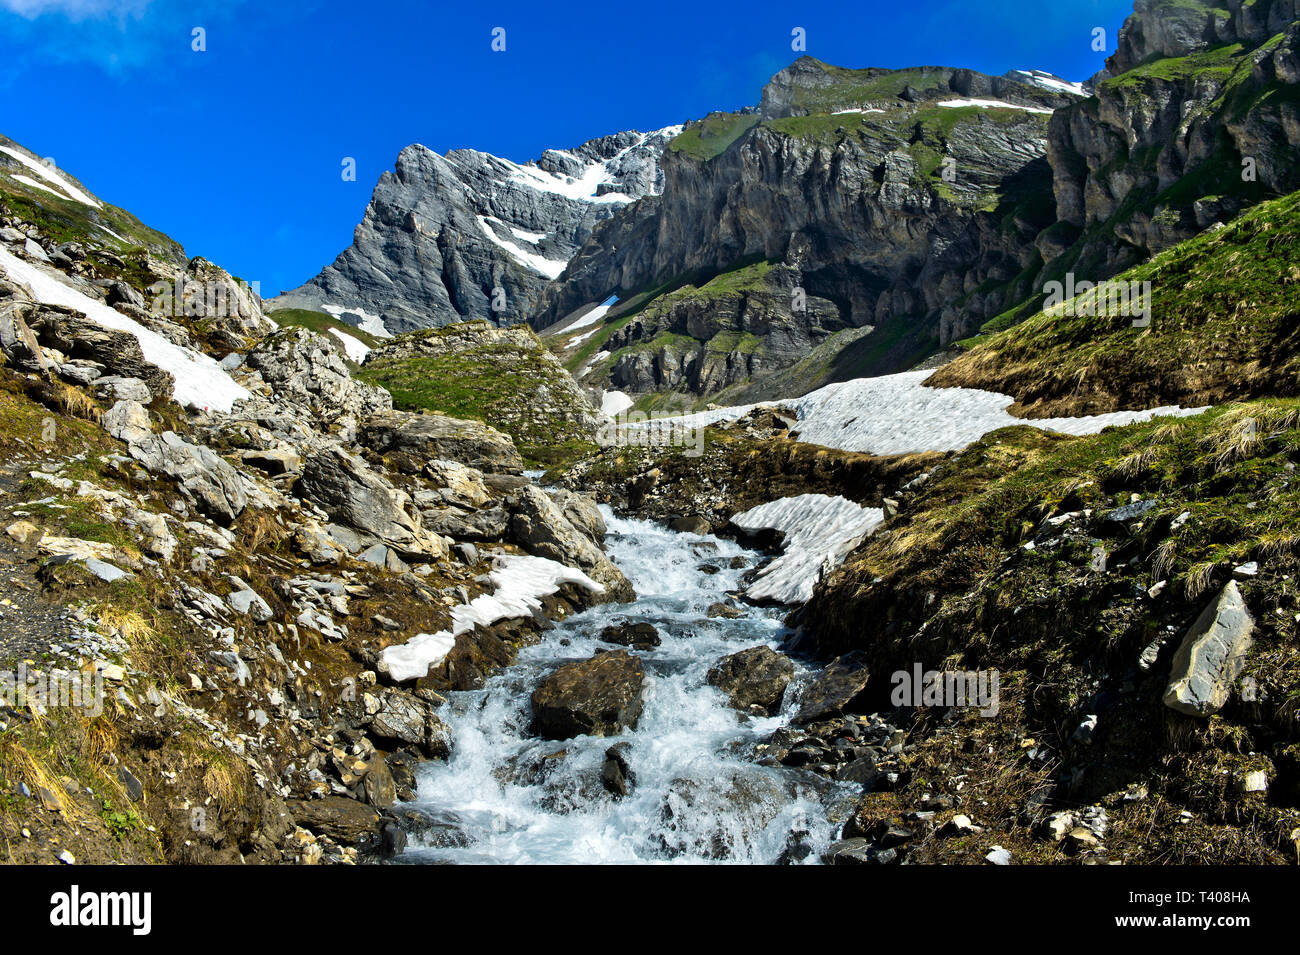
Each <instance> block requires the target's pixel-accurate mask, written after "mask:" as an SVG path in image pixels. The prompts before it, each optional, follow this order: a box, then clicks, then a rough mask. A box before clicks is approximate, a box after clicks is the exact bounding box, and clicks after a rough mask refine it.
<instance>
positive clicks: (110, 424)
mask: <svg viewBox="0 0 1300 955" xmlns="http://www.w3.org/2000/svg"><path fill="white" fill-rule="evenodd" d="M99 424H100V426H101V427H102V428H103V429H104V430H105V431H107V432H108V433H109V434H111V435H112V436H113V437H115V438H117V439H118V440H119V441H125V442H126V443H127V444H128V445H130V444H139V443H141V442H142V441H147V440H148V439H149V438H150V437H151V436H152V435H153V427H152V425H151V424H150V423H149V412H147V411H145V410H144V405H142V404H140V402H138V401H131V400H125V399H124V400H122V401H118V402H117V403H115V404H114V405H113V407H111V408H109V409H108V410H107V411H105V412H104V413H103V414H102V415H101V416H100V418H99Z"/></svg>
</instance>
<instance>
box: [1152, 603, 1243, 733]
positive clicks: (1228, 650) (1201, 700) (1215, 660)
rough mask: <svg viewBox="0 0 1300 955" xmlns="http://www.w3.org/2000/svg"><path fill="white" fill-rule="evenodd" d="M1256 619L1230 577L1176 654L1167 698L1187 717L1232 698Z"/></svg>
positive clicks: (1211, 710)
mask: <svg viewBox="0 0 1300 955" xmlns="http://www.w3.org/2000/svg"><path fill="white" fill-rule="evenodd" d="M1254 629H1255V620H1254V618H1253V617H1252V616H1251V615H1250V610H1249V609H1248V608H1247V607H1246V601H1245V599H1244V598H1243V597H1242V595H1241V591H1240V590H1239V589H1238V588H1237V582H1236V581H1235V580H1234V581H1230V582H1229V583H1228V585H1227V586H1226V587H1224V588H1223V590H1222V591H1221V592H1220V593H1219V596H1218V597H1216V598H1215V599H1214V602H1213V603H1211V604H1209V605H1208V606H1206V608H1205V609H1204V610H1202V611H1201V615H1200V616H1199V617H1197V618H1196V622H1195V623H1193V624H1192V626H1191V627H1190V628H1189V629H1188V631H1187V634H1186V636H1184V637H1183V642H1182V645H1181V646H1180V647H1179V648H1178V652H1177V653H1176V654H1174V662H1173V666H1172V668H1171V670H1170V673H1169V685H1168V687H1167V688H1166V689H1165V695H1164V702H1165V705H1166V706H1168V707H1169V708H1170V709H1174V710H1177V711H1178V712H1179V713H1186V714H1187V715H1188V716H1210V715H1212V714H1214V713H1217V712H1218V711H1219V710H1220V709H1222V708H1223V705H1224V704H1225V703H1227V702H1228V698H1229V696H1231V694H1232V686H1233V684H1234V682H1236V679H1237V677H1239V676H1240V675H1241V671H1242V669H1243V668H1244V667H1245V659H1246V652H1247V651H1248V650H1249V649H1250V647H1251V644H1252V642H1253V639H1252V636H1251V634H1252V633H1253V631H1254Z"/></svg>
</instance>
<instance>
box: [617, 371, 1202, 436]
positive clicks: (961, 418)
mask: <svg viewBox="0 0 1300 955" xmlns="http://www.w3.org/2000/svg"><path fill="white" fill-rule="evenodd" d="M931 374H932V372H930V371H905V372H901V373H900V374H897V375H883V376H881V377H879V378H857V379H855V380H853V381H841V382H836V383H835V384H832V385H827V386H826V387H825V388H819V389H817V390H816V391H811V392H809V393H808V394H806V395H804V396H803V397H802V398H791V399H788V400H785V401H764V402H760V403H758V404H752V405H738V406H734V407H730V408H718V409H715V410H713V411H701V412H698V413H697V414H692V415H683V416H681V417H677V418H671V419H665V420H670V421H673V422H676V423H678V424H681V425H683V426H685V427H700V426H704V425H710V424H716V423H718V422H720V421H734V420H736V419H737V418H743V417H744V416H745V415H747V414H749V412H751V411H753V410H754V409H755V408H778V407H785V408H790V407H793V408H794V410H795V414H796V417H797V418H798V426H797V428H796V430H797V431H798V433H799V440H801V441H806V442H808V443H809V444H820V445H822V446H823V447H827V448H838V449H840V450H841V451H862V452H865V453H868V454H910V453H914V452H919V451H959V450H961V449H962V448H964V447H966V446H967V445H968V444H971V443H972V442H974V441H978V440H979V439H980V438H981V437H983V436H984V435H986V434H988V433H989V432H990V431H996V430H997V429H998V428H1006V427H1010V426H1011V425H1030V426H1032V427H1035V428H1041V429H1043V430H1044V431H1059V432H1062V433H1063V434H1074V435H1081V434H1096V433H1097V432H1098V431H1100V430H1102V429H1103V428H1106V427H1110V426H1111V425H1124V424H1131V423H1132V422H1134V421H1146V420H1148V419H1150V418H1155V417H1160V416H1177V417H1181V416H1186V415H1195V414H1200V413H1201V412H1202V411H1204V410H1205V409H1204V408H1179V407H1176V406H1165V407H1161V408H1151V409H1149V410H1147V411H1115V412H1111V413H1109V414H1101V415H1091V416H1087V417H1079V418H1016V417H1013V416H1011V415H1009V414H1007V410H1006V409H1007V408H1008V407H1010V406H1011V404H1012V403H1013V401H1014V399H1013V398H1011V397H1010V396H1008V395H1002V394H998V393H997V392H993V391H981V390H979V389H977V388H928V387H926V386H925V385H923V384H922V382H924V381H925V379H926V378H928V377H930V375H931ZM629 427H630V428H635V427H638V425H635V424H632V425H629Z"/></svg>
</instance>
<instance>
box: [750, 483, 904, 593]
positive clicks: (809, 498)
mask: <svg viewBox="0 0 1300 955" xmlns="http://www.w3.org/2000/svg"><path fill="white" fill-rule="evenodd" d="M884 519H885V512H884V511H883V510H881V509H880V508H878V507H863V506H862V505H860V504H855V503H854V502H853V501H850V500H846V499H845V498H842V497H831V496H829V495H826V494H800V495H798V496H796V497H783V498H780V499H778V500H775V501H769V502H768V503H767V504H760V505H759V506H758V507H753V508H750V509H749V510H748V511H745V512H744V513H743V514H737V515H735V516H734V517H732V519H731V523H733V524H735V525H736V526H737V527H739V528H740V529H741V530H744V531H748V532H750V533H753V532H755V531H759V530H775V531H780V532H781V533H782V534H783V535H784V538H783V540H782V549H783V551H784V553H782V554H781V556H780V557H778V558H776V559H775V560H774V561H772V562H771V563H770V564H768V565H767V566H766V567H764V568H763V569H762V570H761V571H759V573H758V576H757V577H756V578H755V579H754V582H753V583H751V584H750V585H749V587H748V588H747V589H746V590H745V595H746V596H747V597H749V598H750V599H751V600H758V601H764V600H772V601H775V602H777V603H782V604H802V603H807V602H808V601H809V600H811V599H812V593H813V587H814V586H816V584H817V581H818V580H820V579H821V578H822V575H823V574H825V573H827V572H828V571H830V570H833V569H834V568H836V567H838V566H839V565H840V564H841V563H842V562H843V560H844V557H845V555H846V554H848V552H849V551H851V550H852V549H853V548H854V547H856V546H857V545H858V542H859V541H860V540H862V538H863V537H865V536H866V535H867V534H870V533H871V532H872V531H873V530H875V529H876V527H878V526H879V525H880V522H881V521H883V520H884Z"/></svg>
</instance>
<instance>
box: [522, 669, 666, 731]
mask: <svg viewBox="0 0 1300 955" xmlns="http://www.w3.org/2000/svg"><path fill="white" fill-rule="evenodd" d="M644 687H645V669H644V668H643V667H642V666H641V661H640V660H639V659H637V658H636V657H634V656H632V655H631V654H630V653H628V652H627V651H626V650H614V651H611V652H609V653H600V654H597V655H596V656H594V657H592V658H591V659H589V660H579V661H577V662H574V663H566V664H564V665H563V666H561V667H560V668H559V669H557V670H556V671H555V672H553V673H551V674H550V675H549V676H547V677H546V678H545V679H543V680H542V682H541V684H540V685H539V686H538V687H537V689H536V690H534V691H533V696H532V703H533V731H534V732H536V733H537V734H538V735H539V736H543V737H545V738H546V739H569V738H570V737H572V736H584V735H586V736H612V735H614V734H616V733H619V732H621V731H622V730H624V729H635V728H636V725H637V720H639V719H640V717H641V705H642V699H641V693H642V690H643V689H644Z"/></svg>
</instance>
